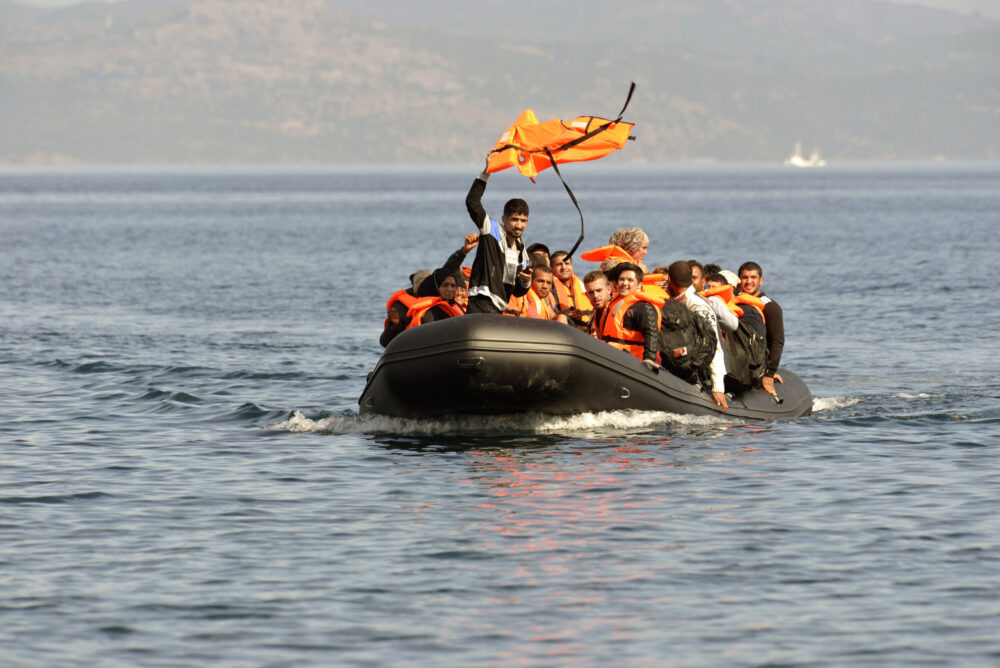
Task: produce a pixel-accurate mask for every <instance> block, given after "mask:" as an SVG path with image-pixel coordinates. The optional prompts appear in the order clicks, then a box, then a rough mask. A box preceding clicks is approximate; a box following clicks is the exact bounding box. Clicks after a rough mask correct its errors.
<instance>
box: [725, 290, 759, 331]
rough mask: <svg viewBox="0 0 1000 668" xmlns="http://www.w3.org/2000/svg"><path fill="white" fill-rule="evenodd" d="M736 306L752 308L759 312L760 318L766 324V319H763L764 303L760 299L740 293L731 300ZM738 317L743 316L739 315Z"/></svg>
mask: <svg viewBox="0 0 1000 668" xmlns="http://www.w3.org/2000/svg"><path fill="white" fill-rule="evenodd" d="M733 301H735V302H736V303H737V304H746V305H747V306H753V307H754V308H755V309H757V310H758V311H760V318H761V320H763V321H764V324H767V318H765V317H764V302H763V301H762V300H761V298H760V297H754V296H753V295H748V294H747V293H745V292H741V293H740V294H738V295H736V297H734V298H733ZM740 315H743V314H742V313H740Z"/></svg>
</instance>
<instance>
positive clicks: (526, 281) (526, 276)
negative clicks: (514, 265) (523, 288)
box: [517, 267, 531, 285]
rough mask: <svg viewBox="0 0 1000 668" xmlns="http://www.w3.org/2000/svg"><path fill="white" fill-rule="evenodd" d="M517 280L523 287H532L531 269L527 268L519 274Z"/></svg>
mask: <svg viewBox="0 0 1000 668" xmlns="http://www.w3.org/2000/svg"><path fill="white" fill-rule="evenodd" d="M517 279H518V280H519V281H521V284H522V285H531V267H526V268H524V269H522V270H521V271H519V272H517Z"/></svg>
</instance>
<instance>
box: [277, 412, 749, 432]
mask: <svg viewBox="0 0 1000 668" xmlns="http://www.w3.org/2000/svg"><path fill="white" fill-rule="evenodd" d="M727 424H729V421H728V420H726V418H725V417H724V416H721V415H720V416H718V417H716V416H713V415H678V414H675V413H664V412H660V411H607V412H601V413H581V414H580V415H573V416H552V415H541V414H527V415H524V414H522V415H471V416H461V417H448V418H437V419H426V420H412V419H404V418H393V417H385V416H380V415H372V416H365V417H360V416H356V415H354V416H331V417H324V418H319V419H315V420H314V419H311V418H308V417H306V416H305V415H304V414H303V413H302V412H301V411H295V412H294V413H293V414H292V415H291V417H289V418H288V419H286V420H282V421H281V422H275V423H273V424H268V425H264V427H263V429H268V430H274V431H288V432H291V433H293V434H301V433H310V432H318V433H324V434H335V435H346V434H404V435H408V436H436V435H456V434H469V433H483V432H488V433H498V432H499V433H518V434H567V433H570V434H577V435H579V434H586V433H601V432H606V431H609V430H610V431H614V432H616V433H619V434H621V433H625V432H629V431H635V430H642V429H650V428H656V427H672V426H674V427H675V426H685V427H715V426H722V425H727Z"/></svg>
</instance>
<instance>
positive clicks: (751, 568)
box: [0, 163, 1000, 667]
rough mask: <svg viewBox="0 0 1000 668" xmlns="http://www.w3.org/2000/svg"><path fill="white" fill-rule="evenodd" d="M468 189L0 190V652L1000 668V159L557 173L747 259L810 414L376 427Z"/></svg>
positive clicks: (542, 228)
mask: <svg viewBox="0 0 1000 668" xmlns="http://www.w3.org/2000/svg"><path fill="white" fill-rule="evenodd" d="M475 173H476V169H475V168H474V167H467V168H462V167H435V168H427V167H412V168H409V167H385V168H383V167H378V168H376V167H337V168H315V169H306V168H246V169H209V168H190V169H187V168H185V169H180V168H178V169H125V168H122V169H87V168H73V169H60V170H50V169H38V170H29V169H20V170H10V169H8V170H7V171H5V172H3V173H0V592H2V597H0V657H2V658H0V664H2V665H4V666H96V665H100V666H137V665H142V666H146V665H148V666H177V665H205V666H209V665H210V666H220V667H223V666H328V665H424V666H438V665H441V664H448V665H552V664H564V663H584V664H587V665H602V664H612V663H616V664H626V665H649V666H652V665H685V666H688V665H759V664H772V665H778V664H815V665H845V664H850V665H854V664H869V665H887V664H895V665H908V664H914V663H928V664H960V665H961V664H964V665H985V664H991V663H992V664H995V663H1000V512H998V511H1000V379H998V377H1000V373H998V372H1000V362H998V358H1000V308H997V305H996V296H995V286H994V282H995V281H996V277H997V276H998V275H1000V241H998V235H997V232H996V230H997V228H998V223H1000V166H998V165H997V164H978V165H977V164H958V165H955V164H928V165H831V166H829V167H827V168H825V169H822V170H790V169H786V168H780V167H772V166H766V165H745V166H721V165H706V166H651V165H643V166H627V165H618V164H612V163H607V164H606V163H589V164H581V165H568V166H566V168H565V169H564V175H565V176H566V178H567V180H568V181H569V183H570V185H571V186H572V187H573V190H574V192H575V193H576V195H577V197H578V199H579V201H580V205H581V207H582V209H583V212H584V216H585V224H584V227H585V233H586V239H585V241H584V242H583V245H582V246H581V248H582V249H586V248H592V247H596V246H600V245H603V244H604V243H606V242H607V238H608V236H609V235H610V234H611V232H612V231H613V230H615V229H616V228H618V227H623V226H639V227H642V228H643V229H645V230H646V232H647V233H648V235H649V237H650V240H651V243H650V248H649V256H648V258H647V262H648V263H649V264H650V266H652V265H655V264H665V263H669V262H671V261H673V260H676V259H691V258H695V259H698V260H700V261H702V262H716V263H719V264H721V265H723V266H724V267H726V268H729V269H732V270H735V269H736V268H737V267H738V265H739V263H741V262H742V261H744V260H755V261H757V262H758V263H760V264H761V265H762V266H763V268H764V286H763V287H764V290H765V291H766V292H767V293H768V294H769V295H771V296H772V297H773V298H774V299H775V300H777V301H778V302H779V303H780V304H781V306H782V307H783V309H784V313H785V329H786V340H787V343H786V346H785V352H784V355H783V358H782V364H783V366H785V367H787V368H788V369H790V370H792V371H794V372H795V373H797V374H799V375H800V376H802V378H804V379H805V380H806V382H807V383H809V385H810V387H811V389H812V392H813V394H814V395H815V397H816V399H815V404H814V414H813V415H812V416H811V417H808V418H803V419H798V420H793V421H789V422H778V423H772V422H765V421H751V422H747V421H745V420H729V419H727V418H726V417H725V416H721V415H720V416H718V417H689V416H682V415H672V414H668V413H656V412H644V413H627V412H620V413H616V412H609V413H596V414H586V415H577V416H569V417H559V418H546V417H542V416H539V415H530V416H528V417H526V418H516V419H514V418H499V417H497V418H473V417H457V418H454V419H446V420H427V421H422V420H397V419H390V418H385V417H364V418H361V417H359V415H358V406H357V398H358V396H359V395H360V394H361V391H362V389H363V387H364V383H365V377H366V375H367V373H368V372H369V371H371V369H372V368H373V367H374V365H375V363H376V362H377V360H378V358H379V354H380V352H381V348H380V347H379V345H378V336H379V333H380V331H381V328H382V320H383V318H384V313H385V311H384V304H385V300H386V298H387V297H388V296H389V295H390V294H391V293H392V292H394V291H395V290H397V289H398V288H400V287H404V286H406V284H407V277H408V275H409V274H410V273H411V272H413V271H415V270H417V269H421V268H426V269H432V268H434V267H435V266H438V265H440V264H441V263H443V262H444V260H445V259H446V258H447V257H448V255H449V254H450V253H451V252H452V251H453V250H455V249H456V248H458V247H459V246H460V245H461V242H462V237H463V236H464V235H465V234H466V233H468V232H470V231H472V230H473V226H472V223H471V221H470V220H469V218H468V215H467V214H466V211H465V207H464V197H465V193H466V191H467V189H468V187H469V185H470V184H471V183H472V180H473V178H474V176H475ZM512 196H521V197H524V198H525V199H527V200H528V202H529V204H530V206H531V216H530V223H529V225H528V229H527V232H526V239H527V240H528V241H529V242H533V241H542V242H544V243H546V244H548V245H549V247H550V248H551V249H552V250H556V249H558V248H563V249H566V248H568V247H571V246H572V245H573V244H574V242H575V241H576V239H577V237H578V236H579V234H580V227H581V224H580V219H579V216H578V214H577V212H576V210H575V209H574V208H573V206H572V203H571V202H570V200H569V198H568V197H567V196H566V194H565V192H564V191H563V189H562V186H561V185H560V184H559V182H558V181H557V180H556V179H555V178H554V175H553V174H552V173H551V172H546V173H543V174H542V175H541V176H540V177H539V178H538V183H537V184H535V185H533V184H531V183H530V182H529V181H527V180H525V179H523V178H521V177H519V176H517V175H516V174H512V173H502V174H498V175H494V177H493V178H492V179H491V180H490V183H489V187H488V189H487V193H486V197H485V204H486V207H487V209H488V210H489V211H490V212H492V213H493V215H494V216H499V214H500V212H501V210H502V206H503V202H504V201H505V200H506V199H507V198H508V197H512ZM470 262H471V258H470ZM589 268H592V267H591V266H590V265H589V264H588V263H585V262H583V261H580V260H578V261H577V263H576V270H577V272H578V273H580V274H583V273H584V272H585V271H586V270H588V269H589ZM449 400H450V397H448V396H447V395H442V396H441V397H440V401H441V402H442V403H444V404H446V403H447V402H449Z"/></svg>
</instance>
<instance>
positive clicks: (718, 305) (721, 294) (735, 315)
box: [691, 272, 743, 332]
mask: <svg viewBox="0 0 1000 668" xmlns="http://www.w3.org/2000/svg"><path fill="white" fill-rule="evenodd" d="M692 274H693V272H692ZM703 282H704V283H705V284H706V287H705V288H704V289H702V290H696V292H697V293H698V294H699V295H701V296H702V297H703V298H704V299H705V301H706V302H708V305H709V306H711V307H712V310H713V311H715V317H716V318H718V319H719V327H721V328H722V331H723V332H735V331H736V328H737V327H739V326H740V321H739V316H740V315H742V314H743V309H741V308H740V307H739V305H738V304H737V303H736V301H735V293H734V290H735V288H734V286H732V285H730V284H729V283H728V282H727V281H726V277H725V275H723V274H712V275H711V276H708V277H706V278H705V280H704V281H703ZM691 284H692V285H694V277H693V275H692V278H691Z"/></svg>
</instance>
